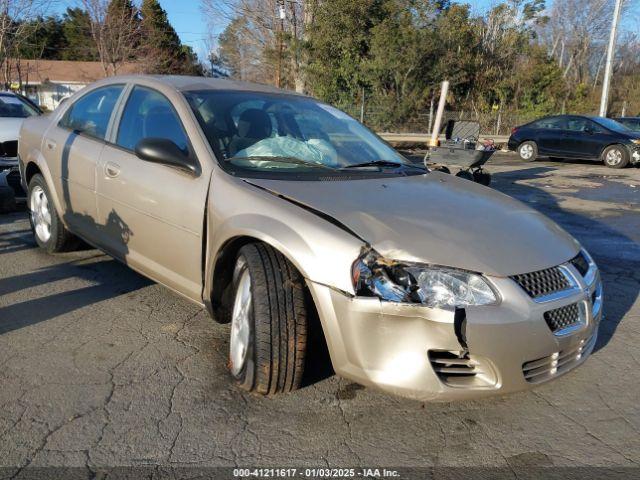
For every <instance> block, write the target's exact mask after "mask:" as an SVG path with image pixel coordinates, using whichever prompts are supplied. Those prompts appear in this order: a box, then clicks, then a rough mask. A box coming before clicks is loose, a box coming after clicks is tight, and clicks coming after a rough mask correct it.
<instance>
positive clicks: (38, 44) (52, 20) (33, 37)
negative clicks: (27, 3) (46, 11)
mask: <svg viewBox="0 0 640 480" xmlns="http://www.w3.org/2000/svg"><path fill="white" fill-rule="evenodd" d="M27 24H28V25H27V33H26V35H25V37H24V40H23V41H19V42H18V43H17V45H16V57H18V58H28V59H35V58H45V59H49V60H60V59H61V57H62V52H64V50H65V49H66V48H67V41H66V38H65V36H64V30H63V24H62V21H61V20H60V19H59V18H58V17H55V16H49V17H47V18H42V17H40V18H36V19H34V20H29V21H28V22H27Z"/></svg>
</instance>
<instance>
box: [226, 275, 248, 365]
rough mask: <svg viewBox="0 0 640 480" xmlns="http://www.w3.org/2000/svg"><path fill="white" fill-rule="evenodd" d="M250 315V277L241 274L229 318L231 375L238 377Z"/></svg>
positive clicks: (245, 357)
mask: <svg viewBox="0 0 640 480" xmlns="http://www.w3.org/2000/svg"><path fill="white" fill-rule="evenodd" d="M250 315H251V276H250V275H249V270H245V271H244V272H242V276H241V277H240V281H239V282H238V289H237V290H236V298H235V300H234V302H233V313H232V316H231V342H230V355H229V357H230V359H231V373H233V374H234V375H238V374H239V373H240V372H241V371H242V369H243V368H244V364H245V362H246V361H247V351H248V350H249V321H250Z"/></svg>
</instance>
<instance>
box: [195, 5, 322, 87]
mask: <svg viewBox="0 0 640 480" xmlns="http://www.w3.org/2000/svg"><path fill="white" fill-rule="evenodd" d="M319 1H320V0H201V5H202V11H203V12H204V14H205V15H206V16H207V19H208V22H209V25H210V27H211V29H212V30H215V29H216V28H219V27H221V26H223V25H224V26H227V25H228V28H227V29H226V31H225V32H224V33H223V34H222V35H221V38H220V42H219V44H220V46H221V47H222V48H223V49H225V48H224V46H225V43H224V42H225V37H224V36H225V35H229V36H233V39H234V41H236V42H237V45H235V46H234V47H233V48H230V49H229V48H226V56H227V57H229V58H227V59H226V60H227V61H229V62H230V63H232V65H231V67H232V68H231V70H232V73H233V74H235V76H237V77H238V78H241V79H243V80H250V81H258V82H263V83H273V82H274V81H275V79H276V78H277V77H278V75H279V74H283V75H284V76H286V77H287V79H288V80H289V82H290V83H291V86H293V88H295V90H296V91H299V92H304V91H305V90H306V88H307V87H306V76H305V73H306V68H305V67H306V65H307V53H306V49H305V41H306V39H307V32H308V28H309V26H310V25H311V24H312V22H313V18H314V11H315V8H316V6H317V4H318V3H319ZM281 9H283V13H284V17H285V18H281V16H280V12H281ZM280 45H283V46H285V47H286V48H282V49H281V48H280ZM223 56H224V55H223ZM285 83H287V82H285Z"/></svg>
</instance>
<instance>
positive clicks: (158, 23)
mask: <svg viewBox="0 0 640 480" xmlns="http://www.w3.org/2000/svg"><path fill="white" fill-rule="evenodd" d="M140 14H141V16H142V23H141V33H142V45H141V47H142V51H143V52H144V57H145V61H146V62H147V65H146V70H147V71H148V72H149V73H173V74H191V75H194V74H201V73H202V69H201V67H200V65H199V64H198V61H197V57H196V55H195V53H194V52H193V50H192V49H191V47H188V46H185V45H183V44H182V42H181V41H180V37H179V36H178V34H177V33H176V31H175V29H174V28H173V26H172V25H171V23H169V19H168V18H167V12H166V11H165V10H164V9H163V8H162V6H160V3H159V2H158V0H143V2H142V7H141V8H140Z"/></svg>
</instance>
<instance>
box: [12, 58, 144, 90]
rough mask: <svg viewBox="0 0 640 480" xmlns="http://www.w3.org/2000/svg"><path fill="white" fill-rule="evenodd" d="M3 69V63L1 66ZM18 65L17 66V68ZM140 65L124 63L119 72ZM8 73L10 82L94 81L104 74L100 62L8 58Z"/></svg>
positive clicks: (135, 68)
mask: <svg viewBox="0 0 640 480" xmlns="http://www.w3.org/2000/svg"><path fill="white" fill-rule="evenodd" d="M2 67H3V69H4V65H3V66H2ZM18 67H19V68H18ZM141 69H142V67H141V66H140V65H138V64H135V63H125V64H123V65H122V66H121V67H120V73H123V74H131V73H137V72H140V71H141ZM9 70H10V71H9V74H10V78H11V81H12V82H19V81H20V80H21V81H22V83H23V84H30V83H31V84H33V83H45V82H52V83H80V84H88V83H92V82H95V81H96V80H99V79H101V78H104V77H105V76H106V75H105V73H104V69H103V67H102V63H101V62H75V61H69V60H27V59H20V60H18V59H11V60H9Z"/></svg>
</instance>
